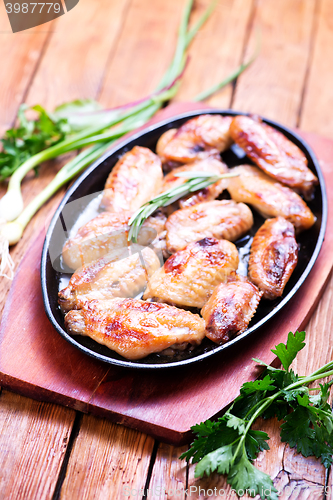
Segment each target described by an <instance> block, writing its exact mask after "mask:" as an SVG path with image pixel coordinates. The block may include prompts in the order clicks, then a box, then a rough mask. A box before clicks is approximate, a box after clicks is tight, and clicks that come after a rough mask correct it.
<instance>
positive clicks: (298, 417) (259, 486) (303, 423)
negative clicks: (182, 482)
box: [180, 331, 333, 500]
mask: <svg viewBox="0 0 333 500" xmlns="http://www.w3.org/2000/svg"><path fill="white" fill-rule="evenodd" d="M304 339H305V332H298V331H297V332H296V333H295V335H293V334H292V333H291V332H290V333H289V335H288V340H287V344H279V345H277V346H276V347H275V350H273V349H272V352H273V353H274V354H276V355H277V356H278V358H279V359H280V361H281V363H282V365H283V367H284V369H281V370H278V369H275V368H273V367H271V366H267V365H266V367H267V368H266V370H265V372H264V374H263V375H262V377H261V379H260V380H256V381H254V382H246V383H245V384H243V385H242V387H241V389H240V395H239V396H238V397H237V398H236V399H235V401H234V403H233V405H232V406H231V408H230V409H229V410H228V411H227V412H226V413H225V414H224V415H223V417H221V418H219V419H218V420H217V421H216V422H212V421H211V420H207V421H206V422H202V423H201V424H198V425H195V426H193V427H192V431H193V432H194V433H195V434H196V438H195V440H194V441H193V443H192V445H191V447H190V449H189V450H188V451H187V452H185V453H183V454H182V455H181V457H180V458H181V459H184V458H185V459H186V460H187V461H190V460H191V461H192V463H197V465H196V468H195V477H202V476H203V475H204V474H206V475H207V476H209V475H210V474H211V473H212V472H214V471H216V472H218V473H220V474H227V481H228V483H229V484H230V485H231V487H232V488H233V489H234V490H235V491H236V492H239V495H240V496H242V495H243V494H244V493H245V492H246V493H247V494H249V495H251V496H255V495H258V494H259V495H260V497H261V498H262V499H265V498H267V499H268V500H277V499H278V492H277V489H276V488H275V487H274V485H273V482H272V480H271V478H270V477H269V476H268V475H267V474H265V473H263V472H261V471H260V470H259V469H257V468H256V467H255V466H254V465H253V463H252V462H253V460H255V458H256V457H257V456H258V454H259V452H260V451H262V450H269V446H268V443H267V441H268V440H269V436H268V434H266V433H265V432H262V431H258V430H252V429H251V427H252V424H253V423H254V422H255V420H256V419H257V418H258V417H259V416H262V417H263V418H270V417H274V416H276V417H277V418H278V419H279V420H283V424H282V425H281V440H282V441H283V442H286V443H288V444H289V445H290V446H291V447H292V448H296V449H297V452H299V453H302V455H304V456H305V457H308V456H315V457H317V458H321V461H322V463H323V465H324V466H325V467H326V468H328V467H330V466H331V464H332V462H333V459H332V455H333V414H332V410H331V408H330V405H329V404H328V397H329V388H330V386H331V384H332V383H333V380H331V381H330V382H328V383H325V384H323V385H322V384H319V385H320V387H319V388H314V389H309V388H308V385H309V384H310V383H311V382H314V381H315V380H318V379H321V378H326V377H330V376H332V375H333V362H332V361H331V362H330V363H327V364H326V365H324V366H323V367H322V368H320V369H319V370H316V371H315V372H314V373H312V374H311V375H308V376H306V377H301V376H299V375H297V374H295V373H294V372H293V370H291V369H290V364H291V363H292V361H293V360H294V359H295V357H296V355H297V353H298V352H299V351H300V350H301V349H303V347H304V346H305V343H304ZM255 361H258V362H259V363H260V364H265V363H263V362H261V361H260V360H256V359H255ZM313 390H318V394H316V395H311V394H310V391H313Z"/></svg>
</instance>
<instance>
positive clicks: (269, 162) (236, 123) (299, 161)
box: [230, 116, 318, 199]
mask: <svg viewBox="0 0 333 500" xmlns="http://www.w3.org/2000/svg"><path fill="white" fill-rule="evenodd" d="M230 134H231V137H232V138H233V140H234V141H235V142H236V144H238V145H239V146H240V147H241V148H242V149H244V151H245V153H246V154H247V156H248V157H249V158H251V160H252V161H253V162H254V163H256V165H258V167H260V168H261V169H262V170H264V171H265V172H266V173H267V174H268V175H270V176H271V177H273V178H274V179H276V180H278V181H280V182H282V183H283V184H286V185H287V186H289V187H290V188H293V189H295V190H296V191H297V192H299V193H301V194H304V196H305V197H306V198H307V199H309V198H311V194H312V192H313V188H314V186H315V185H316V184H318V179H317V177H316V176H315V175H314V174H313V173H312V172H311V170H310V169H309V168H308V162H307V159H306V156H305V155H304V153H303V152H302V151H301V150H300V149H299V148H298V147H297V146H296V145H295V144H293V143H292V142H291V141H289V139H287V138H286V137H285V136H284V135H283V134H282V133H281V132H279V131H278V130H276V129H274V128H272V127H270V126H269V125H267V124H266V123H263V122H262V121H261V120H260V119H259V118H258V119H253V118H250V117H249V116H236V117H235V118H234V119H233V120H232V123H231V126H230Z"/></svg>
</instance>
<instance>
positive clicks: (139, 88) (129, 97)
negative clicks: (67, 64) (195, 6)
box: [100, 0, 185, 106]
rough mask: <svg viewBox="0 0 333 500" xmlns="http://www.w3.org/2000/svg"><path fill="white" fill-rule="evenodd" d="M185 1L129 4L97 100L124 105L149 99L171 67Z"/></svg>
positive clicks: (157, 0) (107, 103)
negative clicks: (149, 4) (142, 98)
mask: <svg viewBox="0 0 333 500" xmlns="http://www.w3.org/2000/svg"><path fill="white" fill-rule="evenodd" d="M184 5H185V0H169V1H168V2H165V1H164V0H155V1H154V5H153V6H149V7H148V6H147V1H146V0H132V1H131V5H130V8H129V9H128V12H127V17H126V20H125V22H124V26H123V29H122V31H121V34H120V36H119V38H118V44H117V47H116V50H115V52H114V54H113V55H112V57H111V58H110V61H109V66H108V70H107V74H106V78H105V80H104V83H103V89H102V92H101V96H100V100H101V102H102V104H104V105H106V106H117V105H120V104H126V103H128V102H131V101H133V100H135V99H139V98H141V97H145V96H147V95H149V94H150V93H151V92H152V91H153V90H154V89H155V87H156V86H157V85H158V83H159V81H160V80H161V78H162V76H163V74H164V72H165V71H166V69H167V68H168V66H169V64H170V63H171V60H172V57H173V54H174V50H175V45H176V41H177V33H178V25H179V20H180V18H181V14H182V11H183V7H184Z"/></svg>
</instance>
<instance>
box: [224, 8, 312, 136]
mask: <svg viewBox="0 0 333 500" xmlns="http://www.w3.org/2000/svg"><path fill="white" fill-rule="evenodd" d="M315 2H316V0H294V1H292V2H290V1H289V0H279V1H278V2H276V1H275V0H258V2H257V9H256V14H255V18H254V23H253V26H252V30H251V38H250V43H249V45H248V47H247V57H249V55H250V53H249V52H250V47H251V45H252V47H253V44H254V39H255V38H256V37H257V35H258V33H260V34H261V40H262V46H261V50H260V54H259V56H258V58H257V59H256V61H255V62H254V63H253V64H252V66H251V67H250V68H249V69H248V70H247V71H246V72H245V73H244V74H243V75H242V76H241V77H240V78H239V80H238V83H237V87H236V93H235V98H234V100H233V105H232V107H233V108H234V109H239V110H241V111H248V112H251V113H257V114H261V115H262V116H265V117H266V118H271V119H275V120H277V121H279V122H281V123H284V124H286V125H290V126H296V123H297V119H298V112H299V109H300V106H301V102H302V91H303V85H304V79H305V75H306V70H307V64H308V57H309V50H310V43H311V36H312V27H313V19H314V10H315Z"/></svg>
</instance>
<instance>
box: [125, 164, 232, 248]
mask: <svg viewBox="0 0 333 500" xmlns="http://www.w3.org/2000/svg"><path fill="white" fill-rule="evenodd" d="M237 175H238V174H233V173H229V174H221V175H216V174H214V173H212V172H179V173H178V174H175V176H176V177H185V178H187V181H185V182H184V183H183V184H181V185H180V186H176V187H174V188H171V189H168V191H165V192H164V193H162V194H159V195H158V196H156V197H155V198H153V199H152V200H150V201H148V202H147V203H145V204H144V205H142V207H140V208H139V209H138V210H137V211H136V212H134V214H133V215H132V217H131V219H130V221H129V226H130V230H129V233H128V241H134V242H135V243H136V241H137V238H138V234H139V231H140V228H141V226H142V224H143V223H144V221H145V220H146V219H147V218H148V217H149V216H150V215H151V214H152V213H154V212H155V211H156V210H157V209H158V208H161V207H167V206H168V205H171V204H172V203H174V202H175V201H177V200H179V199H180V198H182V197H183V196H186V195H187V194H190V193H193V192H194V191H198V190H200V189H204V188H206V187H208V186H210V185H211V184H215V182H217V181H219V180H221V179H227V178H229V177H236V176H237Z"/></svg>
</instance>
